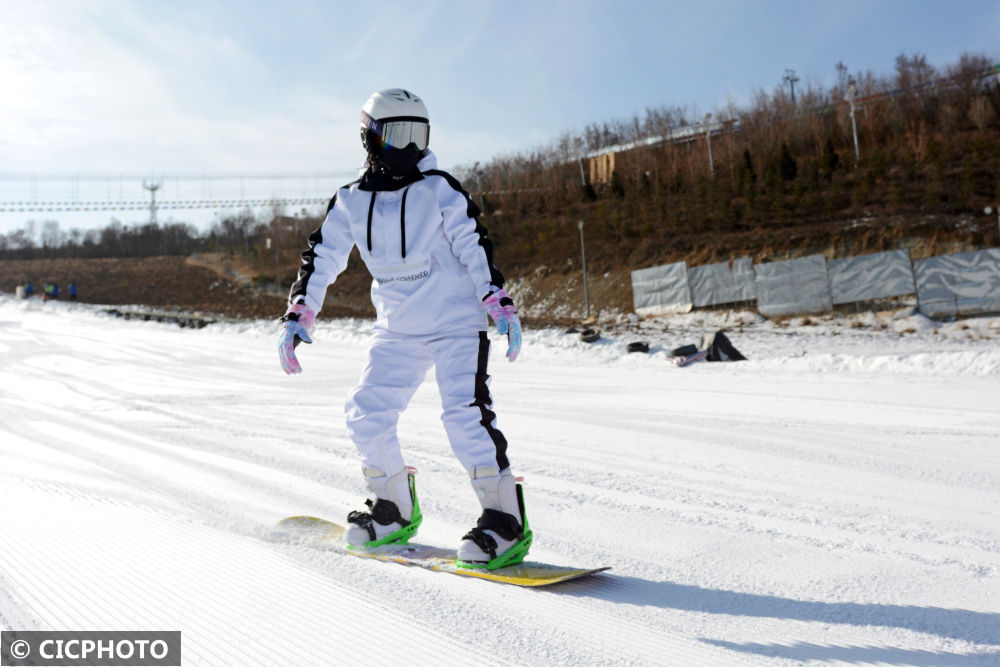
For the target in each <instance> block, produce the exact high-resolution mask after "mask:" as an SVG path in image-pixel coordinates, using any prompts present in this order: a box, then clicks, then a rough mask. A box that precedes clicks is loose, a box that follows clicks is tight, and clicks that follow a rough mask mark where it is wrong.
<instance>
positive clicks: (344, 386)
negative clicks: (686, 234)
mask: <svg viewBox="0 0 1000 667" xmlns="http://www.w3.org/2000/svg"><path fill="white" fill-rule="evenodd" d="M369 326H370V323H368V322H362V321H333V322H331V321H321V323H320V324H319V325H318V330H317V332H316V334H315V336H314V338H315V340H316V344H314V345H312V346H303V347H302V348H300V359H301V361H302V363H303V367H304V368H305V372H304V373H303V374H302V375H300V376H296V377H286V376H285V375H284V374H283V373H282V372H281V370H280V368H279V366H278V360H277V353H276V351H275V335H274V331H275V327H274V324H273V323H269V322H258V323H245V324H216V325H211V326H209V327H207V328H205V329H201V330H190V329H181V328H178V327H176V326H173V325H169V324H158V323H151V322H138V321H125V320H120V319H114V318H112V317H110V316H108V315H104V314H102V313H101V312H99V310H97V309H93V308H88V307H85V306H73V305H69V304H64V303H49V304H45V305H43V304H41V303H39V302H38V301H37V300H36V301H33V302H31V303H26V302H18V301H14V300H13V299H11V298H8V297H0V629H43V630H46V629H52V630H70V629H73V630H98V629H100V630H154V629H155V630H180V631H182V633H183V635H182V637H183V655H184V663H185V664H190V665H197V664H203V665H238V664H253V665H325V664H360V665H368V664H391V663H398V664H421V665H424V664H426V665H441V664H445V665H465V664H491V665H492V664H504V665H550V664H563V665H579V664H658V665H662V664H668V665H696V664H710V665H742V664H767V665H784V664H801V663H811V662H816V663H846V664H890V665H909V664H916V665H959V666H965V665H995V664H1000V410H998V406H1000V344H998V343H1000V320H991V319H990V318H982V319H974V320H965V321H960V322H952V323H949V324H940V325H939V324H935V323H932V322H930V321H929V320H926V319H924V318H922V317H920V316H913V315H909V316H907V315H906V314H897V316H896V318H895V319H891V318H890V317H889V316H888V315H886V316H882V317H879V316H875V315H873V314H862V315H857V316H852V317H846V316H829V317H821V318H818V317H811V318H793V319H791V320H788V321H785V322H784V323H774V322H768V321H764V320H762V319H760V318H758V317H756V316H755V315H753V314H751V313H735V314H731V315H726V314H719V313H709V314H692V315H685V316H676V317H671V318H663V319H657V320H647V321H643V322H640V323H636V324H634V325H627V324H623V325H622V326H621V327H619V329H618V332H617V333H614V332H611V333H610V334H609V333H607V332H606V334H605V337H604V338H603V339H602V340H601V341H598V342H597V343H594V344H591V345H588V344H585V343H582V342H580V341H579V340H578V338H577V336H575V335H572V334H567V333H564V332H562V331H559V330H543V331H528V332H527V333H526V337H525V339H526V346H525V349H524V352H523V353H522V357H521V359H519V360H518V361H517V363H515V364H507V363H506V362H505V361H504V360H503V358H502V353H501V350H500V348H501V347H502V346H501V345H497V346H495V347H494V351H493V363H492V366H491V371H492V372H493V374H494V381H493V394H494V397H495V399H496V407H497V411H498V414H499V426H500V428H501V429H502V430H503V431H504V432H505V434H506V435H507V437H508V439H509V440H510V442H511V449H510V453H511V458H512V460H513V462H514V465H515V469H516V472H517V473H518V474H520V475H524V476H526V477H527V486H526V497H527V504H528V510H529V517H530V519H531V522H532V526H533V529H534V531H535V534H536V546H535V547H534V548H533V550H532V554H531V556H530V558H531V559H532V560H540V561H547V562H553V563H559V564H570V565H579V566H602V565H609V566H611V567H612V568H613V569H612V570H611V571H610V572H607V573H605V574H602V575H599V576H597V577H594V578H591V579H585V580H579V581H576V582H570V583H566V584H562V585H558V586H555V587H552V588H548V589H541V590H531V589H521V588H516V587H511V586H503V585H498V584H492V583H488V582H481V581H476V580H470V579H465V578H460V577H454V576H449V575H446V574H440V573H434V572H429V571H425V570H418V569H411V568H405V567H401V566H398V565H393V564H386V563H380V562H375V561H369V560H363V559H356V558H350V557H345V556H342V555H337V554H335V553H330V552H325V551H322V550H317V549H310V548H307V547H304V546H300V545H295V544H289V543H286V542H281V541H280V540H278V539H277V538H276V537H275V535H274V533H273V531H272V528H273V526H274V523H275V522H276V521H277V520H279V519H281V518H282V517H285V516H288V515H291V514H303V513H308V514H316V515H320V516H326V517H329V518H332V519H334V520H338V521H339V520H343V518H344V516H345V515H346V513H347V512H348V511H349V510H350V509H352V508H356V507H357V505H358V503H359V501H360V499H361V498H362V497H363V491H362V485H361V480H360V470H359V466H358V463H357V461H356V459H355V455H354V450H353V447H352V445H351V443H350V442H349V440H348V438H347V436H346V433H345V429H344V425H343V416H342V404H343V398H344V396H345V394H346V392H347V391H348V389H349V388H350V387H351V386H352V385H353V384H354V382H355V380H356V378H357V376H358V374H359V372H360V370H361V366H362V364H363V361H364V354H365V346H366V341H367V336H368V329H369ZM723 327H725V328H726V329H727V330H728V332H729V336H730V338H731V340H732V341H733V343H734V344H735V345H736V347H737V348H739V349H740V351H742V352H743V353H744V354H746V355H747V356H748V357H749V358H750V361H747V362H742V363H729V364H726V363H721V364H720V363H716V364H709V363H700V364H695V365H693V366H690V367H687V368H677V367H674V366H672V365H671V364H670V363H669V362H668V360H667V351H668V350H669V349H671V348H673V347H676V346H679V345H682V344H684V343H697V342H698V341H699V339H700V336H701V335H702V334H703V333H705V332H708V331H714V330H716V329H719V328H723ZM638 339H642V340H647V341H649V342H650V343H651V344H652V352H651V354H628V353H626V351H625V345H626V343H628V342H631V341H632V340H638ZM431 377H433V376H431ZM439 412H440V407H439V402H438V398H437V394H436V388H435V387H434V385H433V384H432V382H428V383H427V384H425V385H424V386H423V387H422V388H421V389H420V391H419V392H418V393H417V396H416V397H415V398H414V400H413V403H412V405H411V408H410V410H409V411H408V412H406V413H405V414H404V415H403V418H402V422H401V437H402V440H403V442H404V447H405V450H406V452H407V456H408V463H410V464H411V465H414V466H416V467H417V468H418V469H419V470H420V474H419V476H418V488H419V491H420V493H421V504H422V506H423V510H424V515H425V521H424V524H423V527H422V528H421V532H420V534H419V541H421V542H429V543H433V544H437V545H441V546H454V545H455V544H456V543H457V540H458V539H459V538H460V537H461V535H462V534H463V533H464V532H465V531H466V530H467V529H468V528H469V527H470V526H471V525H472V524H473V523H474V521H475V519H476V517H477V516H478V513H479V512H478V505H477V504H476V501H475V499H474V496H473V495H472V492H471V489H470V488H469V486H468V482H467V480H466V479H465V476H464V473H463V471H462V470H461V468H460V466H459V465H458V463H457V461H456V460H455V459H454V458H453V456H452V455H451V454H450V451H449V447H448V444H447V442H446V440H445V435H444V431H443V429H442V427H441V425H440V422H439V421H438V415H439Z"/></svg>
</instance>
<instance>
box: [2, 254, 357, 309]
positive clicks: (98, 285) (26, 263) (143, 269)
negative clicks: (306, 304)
mask: <svg viewBox="0 0 1000 667" xmlns="http://www.w3.org/2000/svg"><path fill="white" fill-rule="evenodd" d="M29 280H30V281H31V283H32V285H33V287H34V289H35V294H36V295H39V294H41V292H42V288H43V286H44V285H45V283H48V282H53V283H56V284H58V285H59V288H60V297H59V298H60V299H62V300H65V299H68V298H69V289H68V288H69V284H70V282H75V283H76V285H77V289H78V290H79V296H78V300H79V301H81V302H84V303H98V304H108V305H142V306H149V307H151V308H158V309H164V310H176V311H184V312H199V313H205V314H213V315H222V316H225V317H234V318H276V317H279V316H280V315H281V313H283V312H284V310H285V296H282V295H279V294H277V293H275V292H270V291H267V290H266V289H258V288H256V287H254V286H253V285H250V284H241V283H240V282H239V281H238V280H237V279H235V278H230V277H227V276H226V275H224V274H223V273H222V272H221V271H217V270H213V269H212V268H209V267H208V266H203V265H197V264H195V263H193V262H191V261H189V258H188V257H144V258H135V259H36V260H4V261H0V291H3V292H8V293H12V292H14V290H15V288H16V287H17V285H21V284H24V282H25V281H29ZM286 288H287V286H286ZM327 310H328V311H329V312H330V314H332V315H334V316H354V317H357V316H358V315H363V314H364V313H363V312H362V313H359V312H357V311H355V310H354V309H353V308H346V307H344V306H342V305H331V306H330V307H329V308H328V309H327Z"/></svg>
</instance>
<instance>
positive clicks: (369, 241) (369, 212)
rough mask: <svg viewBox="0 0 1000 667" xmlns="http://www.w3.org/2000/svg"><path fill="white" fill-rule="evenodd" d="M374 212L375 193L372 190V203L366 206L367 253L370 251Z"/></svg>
mask: <svg viewBox="0 0 1000 667" xmlns="http://www.w3.org/2000/svg"><path fill="white" fill-rule="evenodd" d="M374 210H375V191H374V190H372V201H371V203H370V204H368V252H369V253H371V251H372V211H374Z"/></svg>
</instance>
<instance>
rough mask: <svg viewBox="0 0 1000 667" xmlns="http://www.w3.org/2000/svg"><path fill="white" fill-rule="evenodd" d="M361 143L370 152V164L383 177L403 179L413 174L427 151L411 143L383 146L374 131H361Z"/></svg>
mask: <svg viewBox="0 0 1000 667" xmlns="http://www.w3.org/2000/svg"><path fill="white" fill-rule="evenodd" d="M361 143H362V144H363V145H364V147H365V151H367V153H368V164H369V165H371V170H372V172H373V173H375V174H377V175H378V176H380V177H381V178H386V179H391V180H402V179H404V178H407V177H408V176H411V175H412V174H413V172H414V171H416V169H417V163H418V162H420V159H421V158H422V157H423V156H424V153H425V151H422V150H420V149H419V148H417V145H416V144H413V143H411V144H409V145H408V146H407V147H406V148H383V147H382V145H381V142H379V140H378V137H377V136H376V135H375V133H374V132H371V131H370V130H362V131H361Z"/></svg>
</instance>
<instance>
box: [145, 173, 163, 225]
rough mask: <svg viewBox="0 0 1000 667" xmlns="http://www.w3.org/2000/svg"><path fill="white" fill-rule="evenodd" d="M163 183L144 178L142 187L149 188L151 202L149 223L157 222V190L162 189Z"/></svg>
mask: <svg viewBox="0 0 1000 667" xmlns="http://www.w3.org/2000/svg"><path fill="white" fill-rule="evenodd" d="M162 185H163V184H162V183H160V182H157V181H151V182H149V183H146V179H143V180H142V187H143V188H145V189H146V190H149V194H150V197H151V199H150V202H149V224H151V225H155V224H156V191H157V190H159V189H160V186H162Z"/></svg>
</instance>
